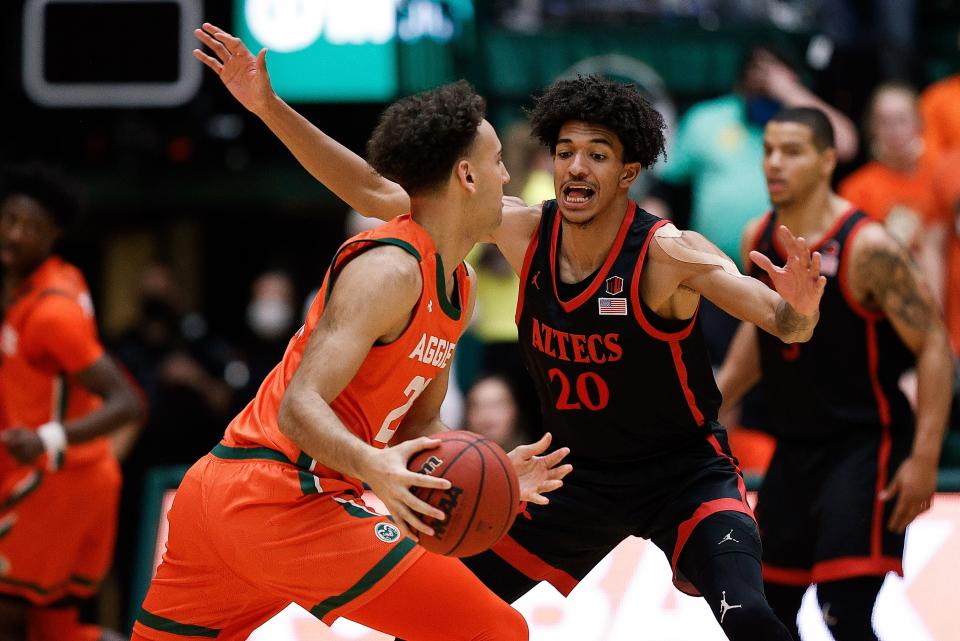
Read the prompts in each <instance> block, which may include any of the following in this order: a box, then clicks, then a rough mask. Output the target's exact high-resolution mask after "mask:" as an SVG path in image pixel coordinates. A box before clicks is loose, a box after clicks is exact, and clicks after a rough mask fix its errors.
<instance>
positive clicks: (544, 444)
mask: <svg viewBox="0 0 960 641" xmlns="http://www.w3.org/2000/svg"><path fill="white" fill-rule="evenodd" d="M552 440H553V437H552V436H551V434H550V433H549V432H547V433H546V434H544V435H543V438H541V439H540V440H539V441H537V442H536V443H530V444H529V445H518V446H517V447H515V448H514V449H513V450H512V451H511V452H510V453H509V454H507V456H509V457H510V460H511V461H512V462H513V469H514V470H516V472H517V478H518V479H519V480H520V500H521V501H527V502H529V503H536V504H537V505H546V504H547V503H549V502H550V499H548V498H547V497H545V496H543V495H544V494H546V493H547V492H553V491H554V490H556V489H558V488H559V487H560V486H562V485H563V477H565V476H566V475H567V474H569V473H570V472H571V470H573V466H572V465H570V464H569V463H567V464H564V465H560V461H562V460H563V459H564V458H566V456H567V454H569V453H570V448H569V447H561V448H559V449H557V450H555V451H553V452H550V453H549V454H547V455H546V456H540V454H543V453H544V452H546V451H547V448H548V447H550V441H552Z"/></svg>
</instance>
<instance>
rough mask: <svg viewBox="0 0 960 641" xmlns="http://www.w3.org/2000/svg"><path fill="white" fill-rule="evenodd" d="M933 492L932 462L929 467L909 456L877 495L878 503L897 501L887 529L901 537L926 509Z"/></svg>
mask: <svg viewBox="0 0 960 641" xmlns="http://www.w3.org/2000/svg"><path fill="white" fill-rule="evenodd" d="M936 489H937V463H936V461H934V462H932V463H931V462H929V461H924V460H922V459H918V458H915V457H912V456H911V457H910V458H908V459H907V460H906V461H904V462H903V464H901V465H900V469H898V470H897V473H896V474H895V475H894V476H893V480H892V481H890V484H889V485H888V486H887V487H886V488H884V489H883V490H882V491H881V492H880V497H879V498H880V500H881V501H889V500H890V499H892V498H894V497H897V503H896V505H895V506H894V508H893V513H892V514H891V515H890V521H889V522H888V523H887V529H888V530H890V531H891V532H896V533H897V534H903V532H904V530H906V529H907V526H908V525H909V524H910V522H911V521H913V519H915V518H917V516H919V515H920V514H923V513H924V512H926V511H927V510H929V509H930V504H931V502H932V501H933V493H934V492H935V491H936Z"/></svg>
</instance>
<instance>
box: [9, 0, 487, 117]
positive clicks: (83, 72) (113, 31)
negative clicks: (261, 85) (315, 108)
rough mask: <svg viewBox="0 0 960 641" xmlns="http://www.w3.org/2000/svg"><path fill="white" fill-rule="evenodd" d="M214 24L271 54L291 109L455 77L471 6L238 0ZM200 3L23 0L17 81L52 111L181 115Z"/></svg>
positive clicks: (194, 67)
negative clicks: (172, 110)
mask: <svg viewBox="0 0 960 641" xmlns="http://www.w3.org/2000/svg"><path fill="white" fill-rule="evenodd" d="M232 14H233V19H232V22H231V23H230V24H222V25H218V26H221V27H223V28H225V29H228V30H231V31H232V32H233V33H234V35H237V36H239V37H240V38H241V39H242V40H243V41H244V42H245V43H246V45H247V46H248V47H249V48H250V49H251V50H252V51H253V52H254V53H256V52H258V51H259V50H260V49H261V48H263V47H266V48H267V49H268V50H269V54H268V57H267V60H268V65H269V69H270V76H271V79H272V81H273V84H274V88H275V89H276V91H277V93H278V94H279V95H280V96H281V97H283V98H285V99H287V100H290V101H295V102H389V101H391V100H393V99H394V98H396V97H397V96H398V95H400V94H401V93H410V92H411V91H415V90H419V89H422V88H426V87H432V86H436V85H437V84H441V83H443V82H448V81H450V80H453V79H455V77H456V75H457V72H456V71H455V70H454V67H455V65H454V57H455V53H454V52H455V51H456V50H457V48H458V47H461V46H464V42H466V41H469V38H466V37H465V34H468V33H469V32H470V30H471V29H472V25H473V23H474V13H473V2H472V0H349V1H347V0H232ZM207 17H208V16H207V15H206V14H205V11H204V3H203V1H202V0H24V3H23V12H22V20H23V28H22V33H23V39H22V42H23V45H22V70H21V71H22V79H23V88H24V90H25V92H26V94H27V96H28V97H29V98H30V100H32V101H33V102H34V103H36V104H38V105H41V106H44V107H54V108H76V107H79V108H86V107H96V108H99V107H120V108H140V107H177V106H180V105H184V104H186V103H188V102H190V101H191V100H193V99H194V98H195V97H196V95H197V93H198V91H199V90H200V86H201V80H202V77H203V74H204V73H206V72H205V71H204V70H203V65H202V64H200V63H199V62H198V61H197V60H195V59H194V58H193V56H192V54H191V52H192V50H193V49H194V48H195V47H198V46H199V43H198V42H197V41H196V39H195V38H194V36H193V30H194V29H195V28H197V27H199V26H200V24H201V23H202V22H203V21H204V20H205V19H207Z"/></svg>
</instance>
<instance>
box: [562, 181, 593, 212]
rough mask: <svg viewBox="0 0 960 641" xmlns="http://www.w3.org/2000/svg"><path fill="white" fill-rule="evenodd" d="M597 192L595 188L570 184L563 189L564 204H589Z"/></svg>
mask: <svg viewBox="0 0 960 641" xmlns="http://www.w3.org/2000/svg"><path fill="white" fill-rule="evenodd" d="M595 193H596V192H595V191H594V189H593V187H590V186H589V185H584V184H576V183H574V184H569V185H566V186H564V188H563V202H564V204H566V205H571V206H574V207H576V206H578V205H584V204H585V203H587V202H589V201H590V199H591V198H593V195H594V194H595Z"/></svg>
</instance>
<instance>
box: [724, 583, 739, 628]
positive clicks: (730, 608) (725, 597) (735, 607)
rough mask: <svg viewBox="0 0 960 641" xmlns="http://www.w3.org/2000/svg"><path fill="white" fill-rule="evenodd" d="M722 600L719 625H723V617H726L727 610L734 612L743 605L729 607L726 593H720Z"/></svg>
mask: <svg viewBox="0 0 960 641" xmlns="http://www.w3.org/2000/svg"><path fill="white" fill-rule="evenodd" d="M722 594H723V598H721V599H720V623H723V617H725V616H727V610H736V609H737V608H742V607H743V604H740V605H730V604H729V603H727V591H726V590H724V591H723V592H722Z"/></svg>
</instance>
